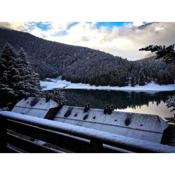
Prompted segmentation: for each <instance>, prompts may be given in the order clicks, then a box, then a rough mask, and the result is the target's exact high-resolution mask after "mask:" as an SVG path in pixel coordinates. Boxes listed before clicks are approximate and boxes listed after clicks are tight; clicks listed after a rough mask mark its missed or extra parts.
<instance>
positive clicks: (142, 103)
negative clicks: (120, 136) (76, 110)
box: [63, 89, 175, 118]
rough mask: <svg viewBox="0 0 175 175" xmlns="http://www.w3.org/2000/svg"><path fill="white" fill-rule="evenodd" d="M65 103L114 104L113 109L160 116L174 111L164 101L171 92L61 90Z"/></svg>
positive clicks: (97, 105) (169, 114)
mask: <svg viewBox="0 0 175 175" xmlns="http://www.w3.org/2000/svg"><path fill="white" fill-rule="evenodd" d="M63 92H64V93H65V98H66V104H67V105H71V106H84V105H85V104H86V103H90V105H91V107H93V108H102V109H103V108H104V107H105V106H106V105H107V104H109V105H111V104H112V105H114V108H115V110H117V111H125V112H137V113H146V114H156V115H159V116H160V117H162V118H166V117H172V116H173V115H174V112H171V109H170V108H167V106H166V103H165V101H166V100H167V99H168V96H171V95H175V91H173V92H157V93H146V92H124V91H106V90H69V89H65V90H63Z"/></svg>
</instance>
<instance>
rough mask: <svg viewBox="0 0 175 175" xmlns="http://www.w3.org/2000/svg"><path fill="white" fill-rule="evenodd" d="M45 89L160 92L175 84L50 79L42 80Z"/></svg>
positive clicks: (171, 89) (173, 88)
mask: <svg viewBox="0 0 175 175" xmlns="http://www.w3.org/2000/svg"><path fill="white" fill-rule="evenodd" d="M40 84H41V87H42V89H43V90H51V89H85V90H113V91H138V92H144V91H148V92H150V91H151V92H159V91H175V84H169V85H159V84H156V83H154V82H150V83H148V84H146V85H144V86H140V85H136V86H134V87H132V86H123V87H119V86H95V85H90V84H83V83H71V82H69V81H66V80H57V79H49V81H47V80H46V81H40Z"/></svg>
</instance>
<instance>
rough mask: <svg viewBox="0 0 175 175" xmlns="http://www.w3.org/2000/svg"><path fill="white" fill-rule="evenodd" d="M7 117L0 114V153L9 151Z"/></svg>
mask: <svg viewBox="0 0 175 175" xmlns="http://www.w3.org/2000/svg"><path fill="white" fill-rule="evenodd" d="M6 132H7V119H6V118H4V117H1V116H0V153H6V152H7V135H6V134H7V133H6Z"/></svg>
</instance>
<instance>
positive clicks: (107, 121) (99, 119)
mask: <svg viewBox="0 0 175 175" xmlns="http://www.w3.org/2000/svg"><path fill="white" fill-rule="evenodd" d="M60 105H61V104H59V105H58V104H57V103H56V102H54V101H52V100H49V101H46V100H45V99H44V98H35V97H29V98H28V99H23V100H21V101H20V102H18V103H17V104H16V106H15V107H14V108H13V110H12V111H13V112H17V113H21V114H26V115H32V116H35V117H37V118H45V119H50V120H54V121H55V122H56V123H57V122H62V123H69V124H72V125H74V126H82V127H85V128H93V129H96V130H100V131H105V132H109V133H113V134H118V135H124V136H127V137H131V138H137V139H141V140H147V141H151V142H157V143H160V142H161V139H162V135H163V132H164V130H165V129H166V128H167V126H168V125H167V123H166V122H165V121H164V120H163V119H161V118H160V117H159V116H156V115H148V114H139V113H128V112H119V111H112V113H110V114H105V113H104V110H103V109H95V108H90V109H88V110H87V111H85V110H84V108H82V107H75V106H62V105H61V106H60Z"/></svg>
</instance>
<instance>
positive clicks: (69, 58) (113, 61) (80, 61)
mask: <svg viewBox="0 0 175 175" xmlns="http://www.w3.org/2000/svg"><path fill="white" fill-rule="evenodd" d="M7 42H8V43H10V44H11V45H13V47H14V48H16V49H19V48H21V47H22V48H23V49H24V50H25V51H26V53H27V55H28V59H29V61H30V62H31V64H32V67H33V68H34V70H35V71H36V72H37V73H39V75H40V78H42V79H44V78H46V77H52V78H53V77H57V76H60V75H62V77H63V78H64V79H66V80H70V81H72V82H83V83H90V84H96V85H116V86H124V85H128V84H131V85H135V84H140V85H144V84H146V83H148V82H150V81H155V82H156V83H159V84H170V83H174V79H175V64H166V63H165V62H164V61H163V60H161V59H160V60H155V59H154V58H149V59H144V60H140V61H135V62H131V61H128V60H126V59H122V58H121V57H117V56H113V55H111V54H107V53H104V52H101V51H97V50H93V49H89V48H85V47H78V46H71V45H66V44H62V43H58V42H52V41H47V40H44V39H41V38H38V37H35V36H32V35H31V34H28V33H24V32H18V31H14V30H8V29H2V28H0V49H1V48H2V47H3V46H4V45H5V43H7Z"/></svg>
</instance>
